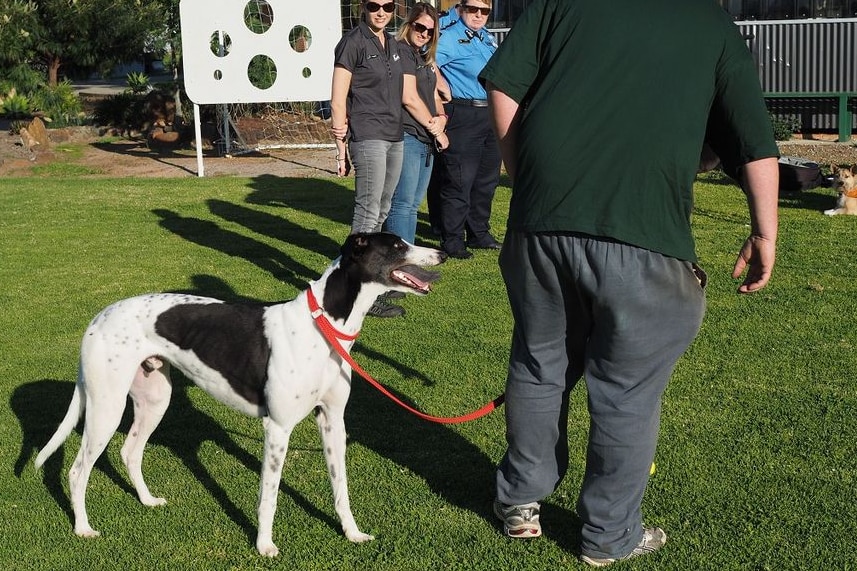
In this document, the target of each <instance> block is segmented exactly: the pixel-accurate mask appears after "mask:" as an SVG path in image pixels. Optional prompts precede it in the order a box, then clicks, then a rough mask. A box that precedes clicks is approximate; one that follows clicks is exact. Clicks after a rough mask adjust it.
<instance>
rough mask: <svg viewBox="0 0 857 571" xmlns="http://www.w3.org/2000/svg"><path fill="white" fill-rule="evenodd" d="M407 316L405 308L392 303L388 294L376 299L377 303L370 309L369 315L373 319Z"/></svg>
mask: <svg viewBox="0 0 857 571" xmlns="http://www.w3.org/2000/svg"><path fill="white" fill-rule="evenodd" d="M404 314H405V308H404V307H402V306H400V305H396V304H394V303H390V302H389V300H388V296H387V294H381V295H379V296H378V297H377V299H375V303H373V304H372V307H370V308H369V312H368V313H367V315H371V316H372V317H399V316H400V315H404Z"/></svg>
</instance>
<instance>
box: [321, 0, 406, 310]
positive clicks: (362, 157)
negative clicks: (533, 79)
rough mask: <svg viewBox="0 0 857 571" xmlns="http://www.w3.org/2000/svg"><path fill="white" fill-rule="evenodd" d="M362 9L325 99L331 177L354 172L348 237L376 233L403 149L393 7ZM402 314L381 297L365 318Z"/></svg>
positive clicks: (342, 44) (387, 2)
mask: <svg viewBox="0 0 857 571" xmlns="http://www.w3.org/2000/svg"><path fill="white" fill-rule="evenodd" d="M361 8H362V11H363V19H362V20H361V21H360V23H359V24H358V25H357V26H356V27H355V28H354V29H352V30H351V31H349V32H348V33H346V34H345V35H344V36H343V37H342V39H341V40H340V41H339V43H338V44H337V46H336V49H335V50H334V68H333V85H332V87H331V96H330V111H331V131H332V133H333V136H334V139H335V142H336V171H337V173H338V174H339V176H345V175H346V174H348V172H349V170H350V169H349V162H348V159H349V158H350V161H351V164H352V165H353V166H354V215H353V217H352V221H351V232H352V234H354V233H358V232H378V231H380V230H381V227H382V225H383V224H384V220H386V218H387V214H388V212H389V210H390V202H391V200H392V197H393V190H394V189H395V188H396V183H398V182H399V174H400V173H401V170H402V148H403V147H402V91H403V78H402V66H401V57H400V56H399V48H398V43H397V42H396V40H395V38H394V37H393V36H392V35H391V34H389V33H387V31H386V27H387V26H388V25H389V24H390V20H391V19H392V18H393V11H394V10H395V4H394V2H393V0H379V1H378V2H375V1H372V0H363V1H362V3H361ZM346 143H347V145H348V154H347V155H346ZM404 312H405V310H404V309H403V308H402V307H399V306H397V305H393V304H391V303H390V302H389V300H388V298H387V296H386V294H385V295H382V296H380V297H379V298H378V301H377V302H376V303H375V305H374V306H373V307H372V309H371V310H370V311H369V315H373V316H375V317H396V316H398V315H402V314H404Z"/></svg>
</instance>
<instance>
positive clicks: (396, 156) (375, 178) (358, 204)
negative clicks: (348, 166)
mask: <svg viewBox="0 0 857 571" xmlns="http://www.w3.org/2000/svg"><path fill="white" fill-rule="evenodd" d="M348 151H349V154H350V156H351V163H352V164H353V165H354V216H353V218H352V220H351V233H352V234H354V233H357V232H379V231H380V230H381V226H382V225H383V224H384V220H386V219H387V214H389V212H390V203H391V202H392V200H393V191H394V190H396V185H397V184H398V183H399V175H400V174H401V172H402V155H403V143H402V141H397V142H390V141H378V140H370V141H352V142H350V143H349V144H348Z"/></svg>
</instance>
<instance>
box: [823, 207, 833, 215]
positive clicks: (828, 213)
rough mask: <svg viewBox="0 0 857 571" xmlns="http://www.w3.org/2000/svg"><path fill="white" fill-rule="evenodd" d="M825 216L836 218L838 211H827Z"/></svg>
mask: <svg viewBox="0 0 857 571" xmlns="http://www.w3.org/2000/svg"><path fill="white" fill-rule="evenodd" d="M824 214H825V216H836V209H835V208H831V209H830V210H825V211H824Z"/></svg>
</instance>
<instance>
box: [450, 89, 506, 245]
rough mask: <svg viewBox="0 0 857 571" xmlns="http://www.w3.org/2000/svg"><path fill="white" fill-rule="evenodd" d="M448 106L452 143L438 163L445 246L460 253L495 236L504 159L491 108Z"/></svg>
mask: <svg viewBox="0 0 857 571" xmlns="http://www.w3.org/2000/svg"><path fill="white" fill-rule="evenodd" d="M445 107H446V111H447V114H448V115H449V121H448V123H447V126H446V134H447V136H448V137H449V148H448V149H447V150H446V151H445V152H444V153H443V154H441V156H440V161H439V165H438V168H439V191H438V200H437V204H438V206H439V207H440V213H439V214H440V229H441V243H440V245H441V248H443V249H444V250H446V251H447V252H457V251H459V250H463V249H464V248H465V246H467V245H472V246H479V245H484V244H487V243H488V242H490V241H491V240H492V239H493V238H492V237H491V234H490V232H489V231H490V226H489V218H490V217H491V203H492V201H493V200H494V191H495V190H496V189H497V184H498V182H499V181H500V163H501V161H502V159H501V157H500V147H499V146H498V144H497V138H496V136H495V135H494V129H493V127H492V126H491V117H490V115H489V111H488V108H487V107H470V106H468V105H460V104H447V105H446V106H445Z"/></svg>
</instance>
